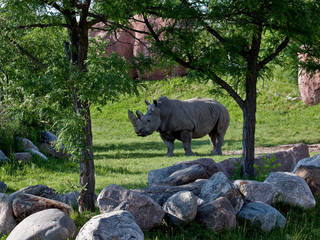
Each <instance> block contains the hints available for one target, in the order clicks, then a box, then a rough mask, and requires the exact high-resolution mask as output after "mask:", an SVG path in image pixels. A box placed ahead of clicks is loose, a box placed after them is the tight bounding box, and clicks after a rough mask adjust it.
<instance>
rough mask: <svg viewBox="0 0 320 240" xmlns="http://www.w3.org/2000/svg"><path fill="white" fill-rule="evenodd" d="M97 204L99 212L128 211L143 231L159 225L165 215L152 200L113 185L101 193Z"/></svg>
mask: <svg viewBox="0 0 320 240" xmlns="http://www.w3.org/2000/svg"><path fill="white" fill-rule="evenodd" d="M97 202H98V206H99V209H100V212H112V211H117V210H127V211H129V212H130V213H131V214H132V215H133V216H134V218H135V220H136V222H137V224H138V225H139V226H140V228H141V229H143V230H149V229H151V228H153V227H154V226H156V225H159V224H160V223H161V221H162V219H163V217H164V215H165V213H164V211H163V210H162V208H161V206H160V205H159V204H158V203H157V202H156V201H154V200H153V199H152V198H150V197H148V196H147V195H144V194H140V193H137V192H134V191H131V190H128V189H125V188H123V187H120V186H117V185H114V184H111V185H109V186H108V187H105V188H104V189H103V190H102V191H101V193H100V194H99V196H98V199H97Z"/></svg>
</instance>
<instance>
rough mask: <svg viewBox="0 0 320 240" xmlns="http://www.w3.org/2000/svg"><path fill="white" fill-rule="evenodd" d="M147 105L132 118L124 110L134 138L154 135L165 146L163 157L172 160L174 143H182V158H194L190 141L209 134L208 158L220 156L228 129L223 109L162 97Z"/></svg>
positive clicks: (214, 103) (205, 102)
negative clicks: (210, 145) (209, 150)
mask: <svg viewBox="0 0 320 240" xmlns="http://www.w3.org/2000/svg"><path fill="white" fill-rule="evenodd" d="M145 102H146V104H147V113H146V114H145V115H143V114H142V113H141V112H140V111H139V110H137V111H136V115H137V116H135V115H134V114H133V112H132V111H130V110H128V117H129V119H130V121H131V123H132V125H133V127H134V130H135V132H136V134H137V135H138V136H142V137H145V136H148V135H150V134H152V133H153V132H154V131H158V132H159V133H160V137H161V138H162V140H163V142H164V143H165V144H166V145H167V155H168V156H173V150H174V141H175V140H176V139H178V140H180V141H182V143H183V147H184V151H185V155H187V156H188V155H194V154H193V152H192V150H191V139H192V138H201V137H203V136H205V135H206V134H209V137H210V142H211V144H212V147H213V149H212V152H211V154H212V155H221V154H222V152H221V146H222V144H223V141H224V135H225V134H226V131H227V128H228V126H229V112H228V110H227V109H226V107H225V106H223V105H222V104H221V103H219V102H218V101H216V100H213V99H202V98H193V99H188V100H184V101H180V100H175V99H168V98H167V97H165V96H162V97H160V98H159V99H158V100H154V101H153V103H152V104H150V103H149V102H148V101H145Z"/></svg>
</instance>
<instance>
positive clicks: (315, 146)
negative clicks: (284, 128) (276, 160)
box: [223, 144, 320, 155]
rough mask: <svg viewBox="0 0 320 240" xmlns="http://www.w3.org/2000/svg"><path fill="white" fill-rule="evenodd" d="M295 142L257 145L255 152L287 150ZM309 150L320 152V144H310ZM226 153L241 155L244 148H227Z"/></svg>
mask: <svg viewBox="0 0 320 240" xmlns="http://www.w3.org/2000/svg"><path fill="white" fill-rule="evenodd" d="M293 145H294V144H288V145H279V146H276V147H256V148H255V154H261V153H274V152H279V151H285V150H288V149H289V148H291V147H293ZM308 147H309V152H320V144H310V145H308ZM223 153H224V154H226V155H241V154H242V150H229V151H228V150H227V151H223Z"/></svg>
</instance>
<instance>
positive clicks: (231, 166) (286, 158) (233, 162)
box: [218, 143, 310, 176]
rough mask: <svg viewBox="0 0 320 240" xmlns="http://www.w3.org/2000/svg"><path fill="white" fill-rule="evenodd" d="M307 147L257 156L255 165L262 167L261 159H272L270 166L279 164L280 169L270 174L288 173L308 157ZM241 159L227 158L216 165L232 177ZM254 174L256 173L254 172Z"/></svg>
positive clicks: (299, 146) (274, 169)
mask: <svg viewBox="0 0 320 240" xmlns="http://www.w3.org/2000/svg"><path fill="white" fill-rule="evenodd" d="M309 156H310V155H309V150H308V146H307V145H305V144H303V143H299V144H295V145H294V146H293V147H292V148H290V149H288V150H287V151H279V152H276V153H271V154H266V155H263V156H258V157H256V158H255V160H254V161H255V164H256V165H257V166H260V167H263V166H264V163H263V161H262V159H263V158H267V159H273V158H274V161H273V163H272V165H276V164H279V163H280V164H281V165H280V167H274V168H272V169H270V171H271V172H277V171H287V172H290V171H292V170H293V168H294V166H295V165H296V164H297V163H298V162H299V161H300V160H301V159H303V158H306V157H309ZM240 162H241V159H240V158H229V159H226V160H224V161H222V162H219V163H218V164H219V165H221V167H222V168H223V169H225V171H226V172H227V173H228V175H229V176H233V175H234V174H235V170H236V168H237V165H238V166H240ZM255 174H257V171H256V170H255Z"/></svg>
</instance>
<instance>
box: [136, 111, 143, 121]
mask: <svg viewBox="0 0 320 240" xmlns="http://www.w3.org/2000/svg"><path fill="white" fill-rule="evenodd" d="M136 114H137V116H138V118H139V119H140V118H141V117H142V116H143V114H142V112H140V111H139V110H137V111H136Z"/></svg>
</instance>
